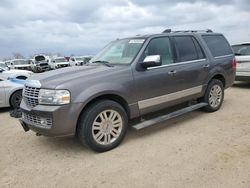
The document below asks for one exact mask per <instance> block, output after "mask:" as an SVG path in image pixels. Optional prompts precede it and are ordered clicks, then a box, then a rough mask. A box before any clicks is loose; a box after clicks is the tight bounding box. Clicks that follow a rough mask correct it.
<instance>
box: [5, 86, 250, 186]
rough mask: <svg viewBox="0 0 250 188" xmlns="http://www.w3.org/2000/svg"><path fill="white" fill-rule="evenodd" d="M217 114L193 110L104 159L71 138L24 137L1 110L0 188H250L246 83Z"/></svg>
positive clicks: (129, 139)
mask: <svg viewBox="0 0 250 188" xmlns="http://www.w3.org/2000/svg"><path fill="white" fill-rule="evenodd" d="M225 95H226V96H225V101H224V104H223V106H222V108H221V110H219V111H218V112H215V113H205V112H202V111H195V112H192V113H189V114H187V115H184V116H182V117H179V118H176V119H174V120H171V121H168V122H165V123H163V124H160V125H157V126H154V127H151V128H147V129H144V130H142V131H139V132H136V131H134V130H132V129H131V130H129V132H128V134H127V136H126V138H125V140H124V141H123V143H122V144H121V145H120V146H119V147H118V148H116V149H114V150H112V151H109V152H106V153H101V154H98V153H94V152H93V151H91V150H89V149H87V148H85V147H83V146H81V145H80V144H79V143H78V142H77V141H76V139H74V138H47V137H43V136H41V137H37V136H35V134H34V133H33V132H31V131H30V132H27V133H25V132H24V131H23V130H22V128H21V126H20V125H19V123H18V121H17V119H14V118H10V116H9V112H8V110H9V109H2V110H1V111H0V132H1V136H0V143H1V145H0V156H1V157H0V187H164V188H165V187H190V188H196V187H197V188H201V187H213V188H214V187H225V188H231V187H232V188H241V187H244V188H249V187H250V84H244V83H237V84H236V85H235V86H234V87H232V88H230V89H228V90H226V93H225Z"/></svg>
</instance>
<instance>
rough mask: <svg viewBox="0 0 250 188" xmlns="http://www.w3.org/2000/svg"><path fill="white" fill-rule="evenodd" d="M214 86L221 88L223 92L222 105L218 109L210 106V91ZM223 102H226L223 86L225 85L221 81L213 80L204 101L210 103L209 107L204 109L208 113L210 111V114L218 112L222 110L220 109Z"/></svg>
mask: <svg viewBox="0 0 250 188" xmlns="http://www.w3.org/2000/svg"><path fill="white" fill-rule="evenodd" d="M214 85H218V86H220V87H221V91H222V98H221V102H220V105H219V106H217V107H216V108H214V107H212V106H211V105H210V103H209V95H210V91H211V89H212V87H213V86H214ZM223 100H224V86H223V83H222V82H221V81H220V80H217V79H213V80H211V82H209V84H208V87H207V89H206V92H205V95H204V97H203V99H202V101H203V102H206V103H208V105H207V106H206V107H205V108H204V109H205V110H206V111H208V112H215V111H217V110H219V109H220V107H221V105H222V103H223Z"/></svg>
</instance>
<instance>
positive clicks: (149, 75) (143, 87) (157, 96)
mask: <svg viewBox="0 0 250 188" xmlns="http://www.w3.org/2000/svg"><path fill="white" fill-rule="evenodd" d="M172 51H173V50H172V46H171V42H170V39H169V37H158V38H153V39H151V41H150V42H149V44H148V46H147V47H146V49H145V50H144V52H143V55H142V57H141V60H142V61H143V59H144V58H145V57H146V56H149V55H160V56H161V61H162V65H161V66H157V67H151V68H147V69H146V70H142V71H135V73H134V77H135V85H136V90H137V91H136V93H137V98H138V106H139V109H140V113H141V115H142V114H146V113H149V112H153V111H156V110H159V109H163V108H165V107H166V106H167V104H168V102H170V101H172V100H174V99H175V95H174V94H173V93H175V92H177V91H179V90H181V88H180V87H179V85H178V79H176V75H175V72H174V68H173V67H172V66H171V65H172V64H173V63H174V58H173V53H172ZM141 60H140V61H141Z"/></svg>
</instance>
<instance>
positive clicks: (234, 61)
mask: <svg viewBox="0 0 250 188" xmlns="http://www.w3.org/2000/svg"><path fill="white" fill-rule="evenodd" d="M236 66H237V60H236V58H235V57H234V58H233V60H232V68H233V69H236Z"/></svg>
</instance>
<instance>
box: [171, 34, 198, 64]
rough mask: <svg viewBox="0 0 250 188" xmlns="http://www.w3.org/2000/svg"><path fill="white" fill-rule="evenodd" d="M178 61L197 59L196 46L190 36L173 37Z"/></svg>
mask: <svg viewBox="0 0 250 188" xmlns="http://www.w3.org/2000/svg"><path fill="white" fill-rule="evenodd" d="M174 40H175V47H176V51H177V56H178V62H182V61H191V60H195V59H199V56H198V54H197V52H196V47H195V44H194V42H193V39H192V37H190V36H178V37H174Z"/></svg>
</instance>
